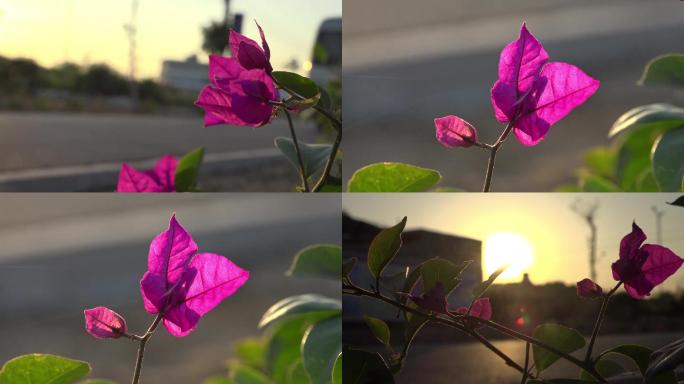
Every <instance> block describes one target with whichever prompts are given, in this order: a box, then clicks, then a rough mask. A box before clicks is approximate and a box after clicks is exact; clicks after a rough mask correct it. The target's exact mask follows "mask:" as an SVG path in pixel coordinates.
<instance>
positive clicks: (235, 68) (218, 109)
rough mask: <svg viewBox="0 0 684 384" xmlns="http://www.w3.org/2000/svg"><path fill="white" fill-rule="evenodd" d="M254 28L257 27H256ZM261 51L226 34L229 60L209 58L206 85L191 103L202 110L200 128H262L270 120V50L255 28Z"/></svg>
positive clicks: (274, 91)
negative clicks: (225, 126) (216, 126)
mask: <svg viewBox="0 0 684 384" xmlns="http://www.w3.org/2000/svg"><path fill="white" fill-rule="evenodd" d="M257 26H258V24H257ZM259 33H260V34H261V38H262V45H263V48H261V47H259V45H258V44H257V43H256V42H255V41H254V40H251V39H249V38H247V37H245V36H243V35H241V34H239V33H237V32H235V31H232V30H231V31H230V47H231V52H232V53H233V57H222V56H218V55H211V56H209V80H210V82H211V84H210V85H207V86H206V87H204V89H202V91H201V92H200V94H199V96H198V97H197V100H196V101H195V104H196V105H197V106H198V107H200V108H202V109H203V110H204V112H205V114H204V126H205V127H208V126H212V125H219V124H228V125H237V126H249V127H262V126H264V125H265V124H267V123H268V122H269V121H271V118H272V116H273V113H274V111H275V107H274V106H273V104H272V102H273V101H276V100H277V99H278V90H277V89H276V86H275V83H274V81H273V78H272V77H271V75H270V74H271V72H272V71H273V68H271V64H270V62H269V58H270V50H269V48H268V43H266V38H265V37H264V33H263V31H262V30H261V27H259Z"/></svg>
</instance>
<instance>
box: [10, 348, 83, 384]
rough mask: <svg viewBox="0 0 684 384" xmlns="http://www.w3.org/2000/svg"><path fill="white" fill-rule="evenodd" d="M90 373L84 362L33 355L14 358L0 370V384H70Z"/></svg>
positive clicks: (52, 356)
mask: <svg viewBox="0 0 684 384" xmlns="http://www.w3.org/2000/svg"><path fill="white" fill-rule="evenodd" d="M89 372H90V365H88V363H86V362H84V361H78V360H72V359H67V358H66V357H62V356H56V355H47V354H40V353H34V354H31V355H23V356H19V357H15V358H14V359H12V360H9V361H8V362H6V363H5V365H4V366H3V367H2V370H0V384H72V383H75V382H77V381H79V380H81V379H82V378H84V377H85V376H86V375H87V374H88V373H89Z"/></svg>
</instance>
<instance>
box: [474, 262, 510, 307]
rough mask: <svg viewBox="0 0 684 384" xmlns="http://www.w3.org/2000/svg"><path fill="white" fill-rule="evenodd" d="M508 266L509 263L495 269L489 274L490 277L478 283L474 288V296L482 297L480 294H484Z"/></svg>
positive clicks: (476, 297)
mask: <svg viewBox="0 0 684 384" xmlns="http://www.w3.org/2000/svg"><path fill="white" fill-rule="evenodd" d="M506 268H508V264H506V265H502V266H500V267H499V269H497V270H496V271H494V273H492V274H491V275H489V278H488V279H487V280H485V281H483V282H481V283H480V284H478V285H477V286H476V287H475V288H474V289H473V297H474V298H475V299H478V298H480V296H482V295H484V293H485V292H487V290H488V289H489V287H491V286H492V284H494V281H495V280H496V279H497V278H498V277H499V276H500V275H501V274H502V273H503V272H504V271H505V270H506Z"/></svg>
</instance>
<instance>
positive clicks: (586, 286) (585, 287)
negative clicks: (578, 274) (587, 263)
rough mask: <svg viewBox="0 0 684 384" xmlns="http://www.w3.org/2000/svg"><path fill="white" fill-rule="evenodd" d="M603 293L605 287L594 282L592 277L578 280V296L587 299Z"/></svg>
mask: <svg viewBox="0 0 684 384" xmlns="http://www.w3.org/2000/svg"><path fill="white" fill-rule="evenodd" d="M602 295H603V289H602V288H601V286H600V285H598V284H596V283H594V282H593V281H592V280H591V279H582V280H580V281H578V282H577V296H579V297H583V298H585V299H594V298H597V297H601V296H602Z"/></svg>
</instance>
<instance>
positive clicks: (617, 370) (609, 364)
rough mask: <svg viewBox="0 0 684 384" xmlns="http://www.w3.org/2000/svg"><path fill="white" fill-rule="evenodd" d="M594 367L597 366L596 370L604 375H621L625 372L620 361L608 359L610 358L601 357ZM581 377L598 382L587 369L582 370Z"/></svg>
mask: <svg viewBox="0 0 684 384" xmlns="http://www.w3.org/2000/svg"><path fill="white" fill-rule="evenodd" d="M594 368H596V371H598V373H599V374H600V375H601V376H603V377H606V378H607V377H612V376H616V375H619V374H621V373H623V372H625V369H624V368H623V367H622V366H621V365H620V364H618V363H616V362H614V361H613V360H608V359H601V360H599V361H597V362H596V364H595V365H594ZM580 379H582V380H586V381H589V382H597V381H598V380H596V379H595V378H594V376H592V375H590V374H589V372H587V371H585V370H583V369H582V370H581V371H580Z"/></svg>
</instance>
